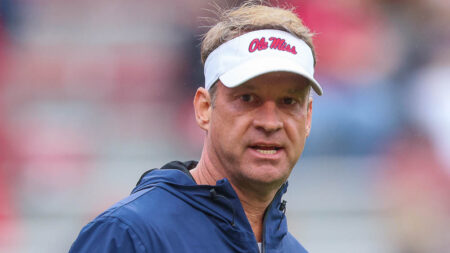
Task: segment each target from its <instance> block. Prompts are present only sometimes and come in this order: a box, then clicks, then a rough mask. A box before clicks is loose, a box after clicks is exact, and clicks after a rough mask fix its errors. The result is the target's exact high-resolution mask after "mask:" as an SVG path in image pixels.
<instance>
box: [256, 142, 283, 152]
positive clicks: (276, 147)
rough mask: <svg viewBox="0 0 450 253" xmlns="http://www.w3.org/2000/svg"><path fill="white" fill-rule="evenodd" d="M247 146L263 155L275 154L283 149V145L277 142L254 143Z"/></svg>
mask: <svg viewBox="0 0 450 253" xmlns="http://www.w3.org/2000/svg"><path fill="white" fill-rule="evenodd" d="M249 147H250V148H251V149H252V150H255V151H256V152H258V153H260V154H263V155H275V154H277V153H279V152H280V151H281V150H282V149H283V146H282V145H280V144H278V143H254V144H252V145H250V146H249Z"/></svg>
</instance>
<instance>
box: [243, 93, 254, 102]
mask: <svg viewBox="0 0 450 253" xmlns="http://www.w3.org/2000/svg"><path fill="white" fill-rule="evenodd" d="M241 100H242V101H244V102H252V101H253V100H254V98H253V96H252V95H250V94H244V95H242V96H241Z"/></svg>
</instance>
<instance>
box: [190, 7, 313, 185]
mask: <svg viewBox="0 0 450 253" xmlns="http://www.w3.org/2000/svg"><path fill="white" fill-rule="evenodd" d="M202 61H203V63H204V64H205V79H206V84H205V88H206V89H205V88H199V89H198V90H197V93H196V96H195V99H194V107H195V112H196V119H197V123H198V124H199V126H200V127H201V128H202V129H204V130H205V131H206V132H207V136H206V140H205V146H204V150H203V155H205V156H208V159H209V160H210V162H211V163H212V164H213V166H214V167H215V168H214V169H216V170H218V171H219V173H220V174H222V175H223V176H226V177H228V178H229V179H230V180H231V181H232V183H234V184H239V185H241V186H244V187H253V188H254V190H255V191H256V190H258V189H259V188H260V186H261V185H264V186H267V185H272V186H273V187H269V188H274V189H275V188H277V187H279V185H280V184H281V183H282V182H284V181H285V180H286V179H287V177H288V176H289V174H290V172H291V170H292V168H293V167H294V165H295V163H296V162H297V160H298V158H299V157H300V155H301V153H302V152H303V147H304V144H305V140H306V138H307V136H308V135H309V132H310V127H311V115H312V98H311V97H310V96H309V93H310V87H311V86H312V87H313V89H314V90H315V91H316V92H317V93H318V94H319V95H321V93H322V90H321V87H320V85H319V84H318V83H317V82H316V81H315V80H314V77H313V72H314V64H315V58H314V51H313V47H312V43H311V34H310V32H309V30H308V28H306V27H305V26H303V24H302V22H301V20H300V19H299V18H298V17H297V16H296V15H295V14H293V13H292V12H291V11H289V10H284V9H279V8H273V7H267V6H261V5H254V4H245V5H243V6H241V7H239V8H237V9H233V10H230V11H225V12H224V13H223V15H222V17H221V19H220V21H219V22H218V23H217V24H216V25H215V26H214V27H213V28H211V30H210V31H209V32H208V33H207V34H206V35H205V38H204V40H203V43H202ZM210 91H213V92H210ZM210 93H212V94H210ZM211 95H212V96H211ZM256 188H258V189H256ZM260 190H262V189H260Z"/></svg>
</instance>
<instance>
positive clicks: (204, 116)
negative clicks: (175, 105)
mask: <svg viewBox="0 0 450 253" xmlns="http://www.w3.org/2000/svg"><path fill="white" fill-rule="evenodd" d="M194 110H195V119H196V120H197V124H198V125H199V127H200V128H202V129H203V130H205V131H208V130H209V122H210V120H211V110H212V103H211V97H210V96H209V92H208V91H207V90H206V89H205V88H203V87H200V88H198V89H197V92H196V93H195V97H194Z"/></svg>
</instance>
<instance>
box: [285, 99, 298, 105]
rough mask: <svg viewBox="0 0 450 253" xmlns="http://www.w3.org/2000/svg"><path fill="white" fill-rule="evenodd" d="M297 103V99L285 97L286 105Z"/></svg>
mask: <svg viewBox="0 0 450 253" xmlns="http://www.w3.org/2000/svg"><path fill="white" fill-rule="evenodd" d="M295 103H297V101H295V99H293V98H289V97H287V98H283V104H285V105H293V104H295Z"/></svg>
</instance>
